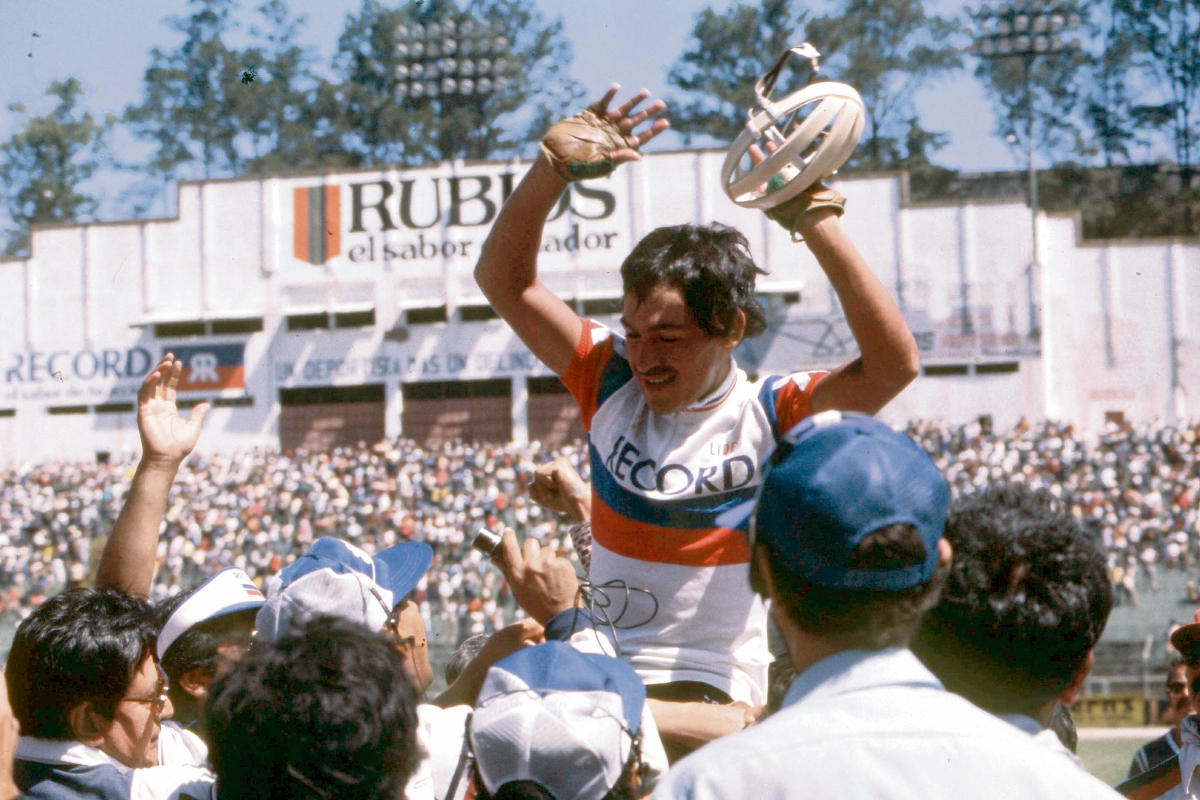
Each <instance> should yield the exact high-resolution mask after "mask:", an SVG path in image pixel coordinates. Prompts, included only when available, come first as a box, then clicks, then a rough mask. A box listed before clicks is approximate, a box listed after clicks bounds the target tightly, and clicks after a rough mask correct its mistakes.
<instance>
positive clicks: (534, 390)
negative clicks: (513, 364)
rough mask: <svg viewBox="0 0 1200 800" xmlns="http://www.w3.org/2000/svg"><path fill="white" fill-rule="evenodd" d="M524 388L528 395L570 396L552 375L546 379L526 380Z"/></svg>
mask: <svg viewBox="0 0 1200 800" xmlns="http://www.w3.org/2000/svg"><path fill="white" fill-rule="evenodd" d="M525 386H526V387H527V388H528V389H529V393H530V394H570V392H569V391H568V390H567V387H566V386H565V385H564V384H563V382H562V381H560V380H559V379H558V377H557V376H554V375H551V376H550V377H548V378H526V379H525Z"/></svg>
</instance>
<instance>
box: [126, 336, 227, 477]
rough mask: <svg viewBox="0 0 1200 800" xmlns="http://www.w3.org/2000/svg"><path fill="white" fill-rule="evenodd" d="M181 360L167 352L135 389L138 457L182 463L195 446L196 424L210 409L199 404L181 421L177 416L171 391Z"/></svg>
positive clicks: (197, 434) (181, 367)
mask: <svg viewBox="0 0 1200 800" xmlns="http://www.w3.org/2000/svg"><path fill="white" fill-rule="evenodd" d="M182 371H183V362H182V361H177V360H176V359H175V356H174V354H172V353H167V354H166V355H165V356H163V359H162V361H160V362H158V365H157V366H156V367H155V368H154V369H153V370H151V372H150V374H149V375H147V376H146V379H145V380H143V381H142V385H141V387H139V388H138V410H137V422H138V433H139V434H140V435H141V438H142V458H143V459H148V460H160V461H173V462H175V463H179V462H182V461H183V459H185V458H187V456H188V454H189V453H191V452H192V448H193V447H195V446H196V440H197V439H198V438H199V437H200V426H201V424H202V423H203V422H204V417H205V415H207V414H208V410H209V408H210V406H209V404H208V403H200V404H199V405H197V406H196V407H195V408H193V409H192V412H191V414H189V415H188V418H187V419H186V420H185V419H183V418H181V417H180V416H179V406H178V405H177V404H176V401H175V392H176V389H177V388H178V386H179V375H180V373H181V372H182Z"/></svg>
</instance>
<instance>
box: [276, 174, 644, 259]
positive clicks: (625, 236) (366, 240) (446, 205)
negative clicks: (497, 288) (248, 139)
mask: <svg viewBox="0 0 1200 800" xmlns="http://www.w3.org/2000/svg"><path fill="white" fill-rule="evenodd" d="M520 177H521V176H520V175H519V174H518V173H516V172H514V171H513V168H512V165H508V164H495V165H489V164H482V165H478V166H475V167H472V168H471V169H470V170H469V171H467V172H465V173H462V174H457V173H452V172H448V171H442V172H436V171H430V170H422V171H420V172H413V173H411V174H408V175H404V174H401V175H399V176H398V177H389V176H381V177H379V178H372V179H362V178H360V179H354V178H345V179H342V180H340V181H339V182H336V183H327V184H320V185H315V186H297V187H294V188H293V189H292V255H293V257H294V258H295V259H296V262H303V263H306V264H311V265H313V266H321V265H325V264H347V263H349V264H362V265H392V266H396V265H402V264H406V263H407V264H412V263H414V262H431V261H435V262H441V261H446V260H454V259H462V260H465V261H469V262H472V263H473V262H474V261H475V259H477V258H478V257H479V252H480V248H481V247H482V245H483V240H484V238H485V237H486V236H487V233H488V230H490V228H491V226H492V223H493V222H495V219H496V215H497V214H498V213H499V211H500V207H501V206H502V205H503V204H504V202H505V201H506V200H507V199H508V197H509V195H511V194H512V192H513V188H514V186H515V185H516V182H517V181H518V180H519V179H520ZM627 180H628V178H627V177H626V176H625V175H624V173H621V172H618V173H616V174H615V175H613V176H610V177H608V178H604V179H600V180H594V181H586V182H583V181H581V182H577V183H574V184H572V185H571V186H570V187H569V188H568V189H567V190H566V191H565V192H564V193H563V195H562V198H561V199H560V201H559V203H558V206H557V207H556V208H555V210H554V212H553V213H552V214H551V215H550V220H549V222H548V223H547V225H546V229H545V233H544V235H543V238H542V248H541V249H542V254H543V259H544V260H546V261H547V262H549V263H547V264H546V265H547V266H550V267H553V266H555V265H554V264H553V261H554V259H555V258H556V257H560V258H561V259H563V260H564V262H565V263H564V264H563V265H564V266H566V265H567V264H571V265H577V264H578V263H579V262H580V259H582V260H583V262H587V261H588V260H589V259H594V258H596V257H599V258H600V261H599V262H598V263H603V264H605V265H608V264H612V263H613V261H614V259H615V260H619V259H620V258H621V257H622V256H623V255H624V254H625V253H626V252H627V251H628V250H629V248H630V247H631V246H632V244H633V243H632V242H631V241H630V238H629V233H630V223H629V214H628V211H627V210H626V209H621V208H620V205H621V204H620V203H619V201H618V198H620V197H622V196H624V195H625V194H626V193H627V186H628V185H627V183H626V181H627ZM622 212H624V213H622ZM584 266H586V263H584Z"/></svg>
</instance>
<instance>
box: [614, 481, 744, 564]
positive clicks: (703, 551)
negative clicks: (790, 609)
mask: <svg viewBox="0 0 1200 800" xmlns="http://www.w3.org/2000/svg"><path fill="white" fill-rule="evenodd" d="M592 536H593V538H594V540H595V542H596V543H597V544H599V545H601V546H603V547H604V548H605V549H607V550H610V551H612V552H614V553H616V554H617V555H620V556H625V557H626V558H635V559H637V560H639V561H652V562H655V563H658V564H675V565H678V566H682V567H727V566H732V565H734V564H749V563H750V546H749V544H748V543H747V541H746V534H745V533H743V532H741V531H738V530H734V529H732V528H709V529H698V530H691V529H682V528H663V527H660V526H658V525H649V524H647V523H644V522H637V521H635V520H632V519H629V518H628V517H624V516H622V515H620V514H618V513H617V512H616V511H613V510H612V509H611V508H609V507H608V506H607V505H606V504H605V503H604V501H602V500H601V499H600V498H599V497H597V496H596V494H595V492H593V493H592Z"/></svg>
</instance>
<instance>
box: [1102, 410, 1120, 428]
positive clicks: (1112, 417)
mask: <svg viewBox="0 0 1200 800" xmlns="http://www.w3.org/2000/svg"><path fill="white" fill-rule="evenodd" d="M1104 422H1105V424H1107V423H1109V422H1111V423H1112V424H1114V425H1122V426H1123V425H1124V424H1125V412H1124V411H1105V412H1104Z"/></svg>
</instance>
